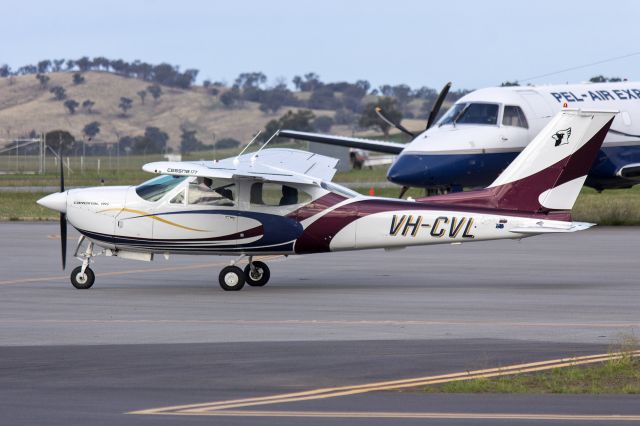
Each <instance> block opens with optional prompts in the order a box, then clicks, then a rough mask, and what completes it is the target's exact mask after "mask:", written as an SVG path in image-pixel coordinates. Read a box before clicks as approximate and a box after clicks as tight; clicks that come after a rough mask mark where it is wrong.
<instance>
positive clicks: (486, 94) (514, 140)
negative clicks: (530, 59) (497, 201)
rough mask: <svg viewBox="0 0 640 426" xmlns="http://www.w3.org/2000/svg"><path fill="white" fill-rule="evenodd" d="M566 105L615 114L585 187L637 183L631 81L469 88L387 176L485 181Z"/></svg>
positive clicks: (470, 183) (639, 119)
mask: <svg viewBox="0 0 640 426" xmlns="http://www.w3.org/2000/svg"><path fill="white" fill-rule="evenodd" d="M566 107H569V108H584V109H589V108H594V109H611V110H618V111H620V114H618V116H617V117H616V118H615V120H614V122H613V125H612V126H611V130H610V131H609V133H608V135H607V137H606V139H605V141H604V144H603V146H602V148H601V150H600V153H599V155H598V157H597V159H596V161H595V163H594V165H593V167H592V169H591V171H590V173H589V176H588V179H587V182H586V184H587V185H588V186H592V187H594V188H596V189H606V188H625V187H630V186H632V185H635V184H637V183H640V176H638V175H637V170H638V167H640V83H637V82H619V83H591V84H575V85H556V86H538V87H528V86H522V87H497V88H486V89H480V90H476V91H474V92H471V93H469V94H468V95H466V96H464V97H463V98H461V99H460V100H459V101H457V102H456V104H454V106H453V107H452V108H451V109H450V110H449V111H448V112H447V114H445V116H444V117H443V118H442V119H440V121H439V122H438V123H436V124H435V125H434V126H433V127H431V128H430V129H429V130H427V131H425V132H423V133H421V134H420V135H418V136H417V137H416V138H415V139H414V140H413V141H412V142H411V143H410V144H408V145H407V147H406V148H405V149H404V150H403V151H402V153H401V154H400V155H399V157H398V158H397V160H396V161H395V163H394V164H393V165H392V166H391V167H390V169H389V171H388V174H387V177H388V179H389V180H390V181H391V182H394V183H397V184H399V185H405V186H413V187H443V188H451V187H484V186H487V185H489V184H490V183H491V182H493V180H494V179H495V178H496V177H497V176H498V175H499V174H500V172H501V171H502V170H504V169H505V168H506V167H507V165H508V164H509V163H511V161H513V159H514V158H515V157H516V156H517V155H518V153H519V152H520V151H522V149H523V148H524V147H525V146H526V145H527V144H528V143H529V142H530V141H531V140H532V139H533V138H534V136H535V135H536V134H538V132H539V131H540V130H541V129H542V128H543V127H544V126H545V125H546V124H547V123H548V122H549V120H550V119H551V117H552V116H554V115H555V114H556V113H557V112H558V111H560V110H561V109H562V108H566ZM630 166H631V167H630Z"/></svg>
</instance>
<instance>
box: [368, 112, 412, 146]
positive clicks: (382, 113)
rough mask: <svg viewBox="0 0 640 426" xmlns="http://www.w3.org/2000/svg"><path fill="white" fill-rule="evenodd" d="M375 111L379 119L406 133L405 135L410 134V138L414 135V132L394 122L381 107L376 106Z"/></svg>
mask: <svg viewBox="0 0 640 426" xmlns="http://www.w3.org/2000/svg"><path fill="white" fill-rule="evenodd" d="M375 111H376V114H378V117H380V119H381V120H382V121H384V122H385V123H387V124H388V125H389V126H391V127H395V128H396V129H398V130H400V131H401V132H402V133H406V134H407V135H409V136H411V137H412V138H415V137H416V135H415V134H414V133H412V132H410V131H409V130H407V128H406V127H404V126H403V125H402V124H400V123H396V122H395V121H393V120H391V119H390V118H389V117H387V116H386V115H385V113H384V110H383V109H382V107H380V106H377V107H376V109H375Z"/></svg>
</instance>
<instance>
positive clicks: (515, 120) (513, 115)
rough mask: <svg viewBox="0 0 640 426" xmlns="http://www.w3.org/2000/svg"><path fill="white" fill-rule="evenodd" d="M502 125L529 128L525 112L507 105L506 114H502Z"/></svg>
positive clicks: (517, 107) (514, 106)
mask: <svg viewBox="0 0 640 426" xmlns="http://www.w3.org/2000/svg"><path fill="white" fill-rule="evenodd" d="M502 124H503V125H504V126H514V127H524V128H525V129H527V128H529V125H528V124H527V118H526V117H525V116H524V112H522V109H521V108H520V107H519V106H516V105H505V107H504V113H503V114H502Z"/></svg>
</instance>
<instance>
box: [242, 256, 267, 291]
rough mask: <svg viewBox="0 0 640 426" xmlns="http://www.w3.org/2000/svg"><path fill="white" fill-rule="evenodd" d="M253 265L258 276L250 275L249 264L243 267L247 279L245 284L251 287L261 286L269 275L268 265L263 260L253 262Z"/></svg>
mask: <svg viewBox="0 0 640 426" xmlns="http://www.w3.org/2000/svg"><path fill="white" fill-rule="evenodd" d="M253 266H254V267H255V268H256V269H257V270H258V272H259V276H258V277H252V276H251V267H250V266H249V265H247V266H245V267H244V276H245V279H246V280H247V284H249V285H250V286H252V287H262V286H263V285H265V284H266V283H267V282H268V281H269V278H270V277H271V272H270V271H269V267H268V266H267V264H266V263H264V262H259V261H258V262H253Z"/></svg>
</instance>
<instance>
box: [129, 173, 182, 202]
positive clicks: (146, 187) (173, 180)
mask: <svg viewBox="0 0 640 426" xmlns="http://www.w3.org/2000/svg"><path fill="white" fill-rule="evenodd" d="M185 179H186V176H158V177H156V178H153V179H150V180H148V181H146V182H144V183H142V184H140V185H138V186H137V187H136V193H137V194H138V195H139V196H140V198H143V199H145V200H147V201H158V200H159V199H161V198H162V197H164V195H165V194H166V193H167V192H169V191H171V190H172V189H173V188H175V187H176V186H177V185H179V184H180V183H181V182H182V181H184V180H185Z"/></svg>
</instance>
